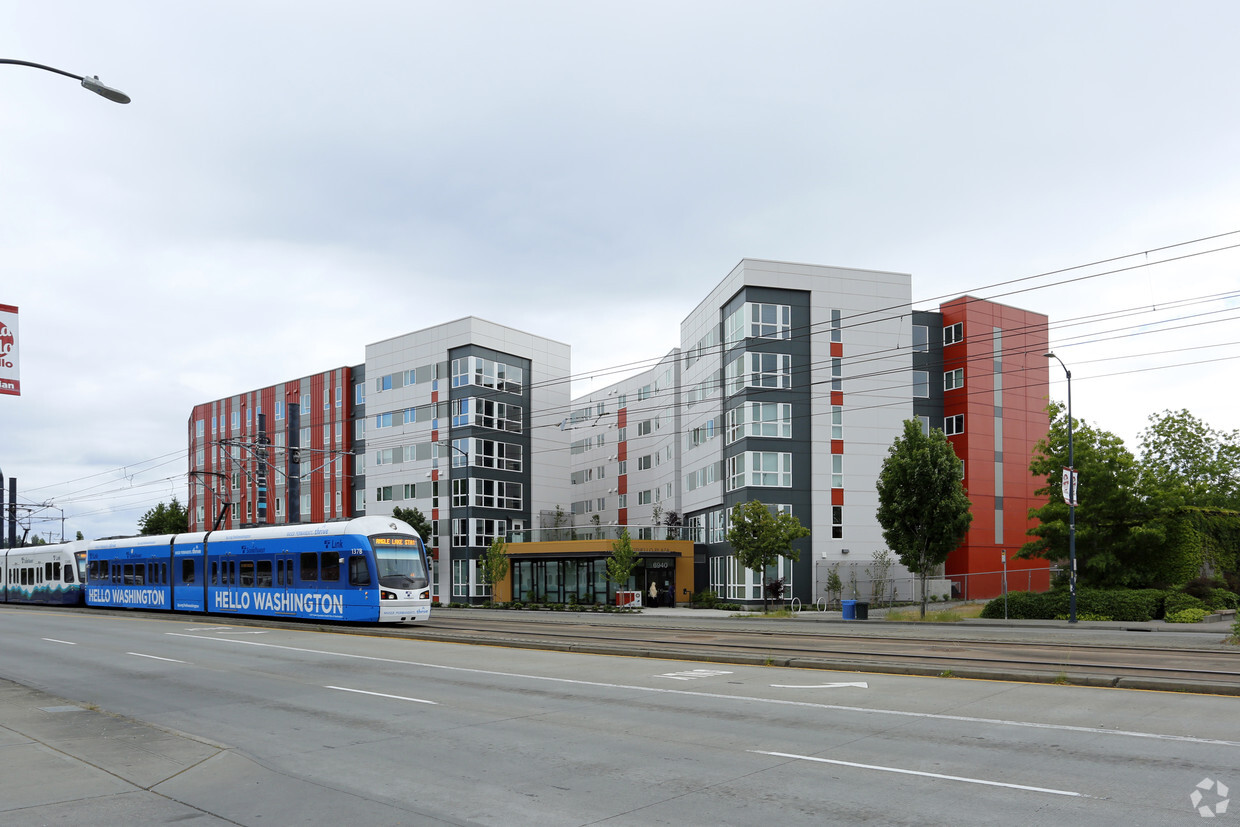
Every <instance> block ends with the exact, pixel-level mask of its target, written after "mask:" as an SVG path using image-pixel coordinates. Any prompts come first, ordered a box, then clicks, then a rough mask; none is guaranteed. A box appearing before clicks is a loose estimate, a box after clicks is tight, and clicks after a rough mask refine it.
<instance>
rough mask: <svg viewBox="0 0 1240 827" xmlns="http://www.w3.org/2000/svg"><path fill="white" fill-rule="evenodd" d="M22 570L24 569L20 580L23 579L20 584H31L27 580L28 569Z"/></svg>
mask: <svg viewBox="0 0 1240 827" xmlns="http://www.w3.org/2000/svg"><path fill="white" fill-rule="evenodd" d="M21 571H22V573H21V577H19V578H18V579H19V580H21V583H19V584H18V585H21V586H29V585H30V584H29V583H27V582H26V569H22V570H21Z"/></svg>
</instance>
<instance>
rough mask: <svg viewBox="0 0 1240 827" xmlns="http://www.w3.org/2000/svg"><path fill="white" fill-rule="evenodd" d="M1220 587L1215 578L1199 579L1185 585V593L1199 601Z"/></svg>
mask: <svg viewBox="0 0 1240 827" xmlns="http://www.w3.org/2000/svg"><path fill="white" fill-rule="evenodd" d="M1219 585H1220V584H1219V583H1218V582H1216V581H1215V579H1214V578H1213V577H1198V578H1197V579H1196V580H1190V581H1188V582H1187V583H1185V584H1184V593H1185V594H1191V595H1192V596H1193V597H1196V598H1198V599H1199V600H1204V599H1205V598H1206V596H1207V595H1208V594H1210V592H1212V591H1214V589H1215V588H1216V587H1218V586H1219Z"/></svg>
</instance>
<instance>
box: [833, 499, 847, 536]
mask: <svg viewBox="0 0 1240 827" xmlns="http://www.w3.org/2000/svg"><path fill="white" fill-rule="evenodd" d="M843 536H844V507H843V506H840V505H833V506H831V538H832V539H834V540H839V539H841V538H843Z"/></svg>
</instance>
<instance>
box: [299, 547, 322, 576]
mask: <svg viewBox="0 0 1240 827" xmlns="http://www.w3.org/2000/svg"><path fill="white" fill-rule="evenodd" d="M301 579H302V580H318V579H319V556H318V555H317V554H315V553H314V552H313V551H305V552H302V555H301Z"/></svg>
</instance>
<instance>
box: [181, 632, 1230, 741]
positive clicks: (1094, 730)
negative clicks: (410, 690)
mask: <svg viewBox="0 0 1240 827" xmlns="http://www.w3.org/2000/svg"><path fill="white" fill-rule="evenodd" d="M165 634H167V635H170V636H172V637H187V638H191V639H194V640H207V641H212V642H214V643H232V644H236V645H239V646H261V647H263V648H266V649H282V650H284V651H286V652H303V653H305V654H310V655H331V656H332V657H337V658H348V659H352V660H367V661H373V662H375V663H394V664H398V665H402V666H417V667H421V668H423V669H442V670H444V671H446V672H465V673H469V674H472V675H489V676H493V677H500V678H522V679H524V680H531V681H545V682H547V683H562V684H572V685H576V686H594V687H599V688H601V689H628V690H632V691H634V692H655V693H662V694H665V695H684V696H687V697H692V698H718V699H719V700H724V701H745V702H747V703H758V704H771V705H774V706H797V707H805V708H809V709H829V710H833V711H835V712H857V713H861V714H864V715H894V716H897V717H901V718H926V719H929V720H934V721H958V722H961V723H967V724H993V725H995V726H1011V727H1026V728H1029V729H1047V730H1053V731H1056V732H1083V733H1086V734H1089V735H1110V736H1125V737H1129V738H1148V739H1151V740H1154V741H1176V742H1180V743H1188V744H1209V745H1211V746H1216V747H1240V741H1224V740H1220V739H1217V738H1194V737H1193V736H1191V735H1164V734H1161V733H1157V732H1139V731H1134V730H1124V729H1104V728H1103V727H1092V726H1073V725H1071V724H1044V723H1039V722H1037V721H1011V720H1005V719H1002V718H977V717H973V716H971V715H944V714H942V713H938V712H909V711H908V710H904V709H882V708H878V707H874V708H871V707H864V706H845V705H843V704H824V703H815V702H813V701H789V700H783V699H780V698H755V697H753V696H751V695H725V694H722V693H719V692H694V691H692V690H689V689H669V688H666V687H656V686H633V685H630V684H623V683H602V682H599V681H579V680H574V679H572V678H553V677H549V676H545V675H523V674H520V673H516V672H496V671H495V670H492V669H473V668H470V667H467V666H444V665H442V664H438V663H422V662H420V661H412V660H400V659H398V658H380V657H375V656H373V655H354V654H351V653H349V652H329V651H327V650H324V649H306V648H302V647H300V646H281V645H280V644H276V643H259V642H258V641H255V640H238V639H237V638H231V637H213V636H212V637H208V636H206V635H184V634H180V633H179V632H165Z"/></svg>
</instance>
